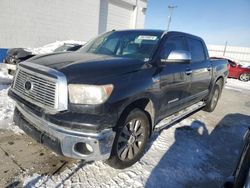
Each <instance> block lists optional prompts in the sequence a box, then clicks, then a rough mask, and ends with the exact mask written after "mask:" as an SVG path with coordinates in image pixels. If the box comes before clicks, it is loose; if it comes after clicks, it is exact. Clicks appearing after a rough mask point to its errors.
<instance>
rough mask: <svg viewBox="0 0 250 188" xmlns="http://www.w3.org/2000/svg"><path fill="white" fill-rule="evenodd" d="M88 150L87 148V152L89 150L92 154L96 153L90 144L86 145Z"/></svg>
mask: <svg viewBox="0 0 250 188" xmlns="http://www.w3.org/2000/svg"><path fill="white" fill-rule="evenodd" d="M86 148H87V150H89V152H90V153H92V152H93V151H94V150H93V148H92V146H91V145H89V144H86Z"/></svg>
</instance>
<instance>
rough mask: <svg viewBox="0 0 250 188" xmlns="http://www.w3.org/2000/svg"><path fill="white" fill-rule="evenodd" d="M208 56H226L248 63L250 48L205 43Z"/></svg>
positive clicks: (249, 61) (249, 62)
mask: <svg viewBox="0 0 250 188" xmlns="http://www.w3.org/2000/svg"><path fill="white" fill-rule="evenodd" d="M207 47H208V51H209V55H210V57H213V56H216V57H223V54H224V50H225V54H224V57H228V58H231V59H234V60H236V61H238V62H241V63H243V64H244V63H246V64H250V48H246V47H238V46H227V47H226V49H225V46H222V45H207Z"/></svg>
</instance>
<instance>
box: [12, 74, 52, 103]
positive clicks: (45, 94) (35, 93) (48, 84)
mask: <svg viewBox="0 0 250 188" xmlns="http://www.w3.org/2000/svg"><path fill="white" fill-rule="evenodd" d="M27 82H30V83H31V84H32V85H31V89H30V90H27V89H26V88H25V84H26V83H27ZM13 88H14V90H15V91H16V92H18V93H19V95H23V96H25V97H27V98H29V99H31V100H33V101H34V102H36V103H39V104H40V106H43V105H45V106H47V107H50V108H55V102H56V100H55V99H56V82H55V81H52V79H50V78H49V77H48V79H46V78H45V77H44V76H43V78H42V77H40V76H39V77H38V76H36V75H35V74H32V72H30V71H25V70H22V69H19V70H18V73H17V75H16V79H15V82H14V87H13Z"/></svg>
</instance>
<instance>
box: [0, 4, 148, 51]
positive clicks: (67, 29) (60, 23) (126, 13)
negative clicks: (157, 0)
mask: <svg viewBox="0 0 250 188" xmlns="http://www.w3.org/2000/svg"><path fill="white" fill-rule="evenodd" d="M146 7H147V0H0V48H13V47H38V46H41V45H44V44H47V43H50V42H54V41H56V40H68V39H73V40H80V41H87V40H89V39H90V38H92V37H94V36H96V35H98V34H100V33H103V32H105V31H108V30H113V29H134V28H143V27H144V18H145V12H146Z"/></svg>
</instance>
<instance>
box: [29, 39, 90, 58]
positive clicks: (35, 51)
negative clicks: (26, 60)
mask: <svg viewBox="0 0 250 188" xmlns="http://www.w3.org/2000/svg"><path fill="white" fill-rule="evenodd" d="M65 43H68V44H85V42H83V41H75V40H65V41H56V42H53V43H50V44H47V45H45V46H42V47H38V48H26V50H27V51H30V52H32V53H33V54H37V55H39V54H46V53H52V52H53V51H54V50H55V49H56V48H58V47H60V46H62V45H63V44H65Z"/></svg>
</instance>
